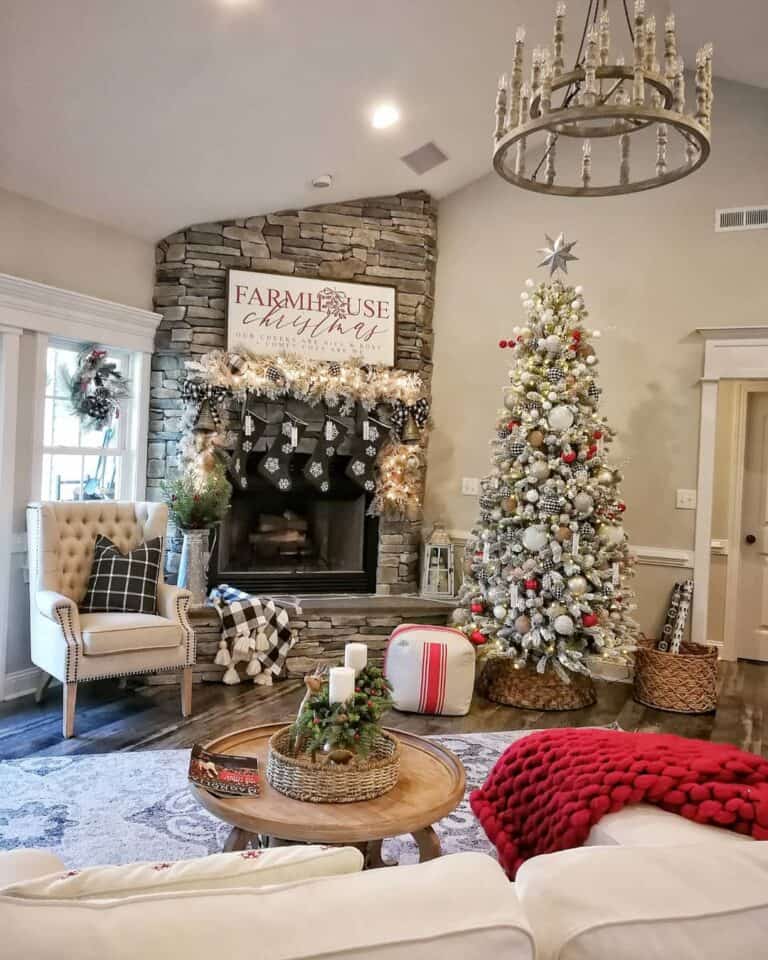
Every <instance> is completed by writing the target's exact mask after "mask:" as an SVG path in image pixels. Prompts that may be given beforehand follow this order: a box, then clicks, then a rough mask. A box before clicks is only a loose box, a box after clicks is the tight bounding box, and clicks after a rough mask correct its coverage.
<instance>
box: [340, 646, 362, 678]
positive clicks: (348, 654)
mask: <svg viewBox="0 0 768 960" xmlns="http://www.w3.org/2000/svg"><path fill="white" fill-rule="evenodd" d="M367 663H368V646H367V645H366V644H365V643H348V644H347V645H346V647H344V666H345V667H351V668H352V669H353V670H354V671H355V676H357V675H358V673H360V671H361V670H365V667H366V665H367Z"/></svg>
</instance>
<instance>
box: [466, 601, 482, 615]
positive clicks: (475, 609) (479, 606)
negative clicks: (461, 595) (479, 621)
mask: <svg viewBox="0 0 768 960" xmlns="http://www.w3.org/2000/svg"><path fill="white" fill-rule="evenodd" d="M469 609H470V610H471V611H472V613H482V612H483V605H482V603H473V604H472V605H471V606H470V608H469Z"/></svg>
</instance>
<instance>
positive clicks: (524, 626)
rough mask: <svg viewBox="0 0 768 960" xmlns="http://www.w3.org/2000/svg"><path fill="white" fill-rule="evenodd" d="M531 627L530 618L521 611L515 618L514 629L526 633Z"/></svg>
mask: <svg viewBox="0 0 768 960" xmlns="http://www.w3.org/2000/svg"><path fill="white" fill-rule="evenodd" d="M530 629H531V618H530V617H528V616H526V614H524V613H522V614H521V615H520V616H519V617H517V618H516V619H515V630H517V632H518V633H528V631H529V630H530Z"/></svg>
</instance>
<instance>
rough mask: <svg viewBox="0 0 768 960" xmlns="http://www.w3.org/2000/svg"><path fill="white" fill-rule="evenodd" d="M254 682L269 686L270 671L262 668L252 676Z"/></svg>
mask: <svg viewBox="0 0 768 960" xmlns="http://www.w3.org/2000/svg"><path fill="white" fill-rule="evenodd" d="M253 682H254V683H258V684H259V685H260V686H262V687H271V686H272V673H271V672H270V671H269V670H262V672H261V673H257V674H256V676H255V677H254V678H253Z"/></svg>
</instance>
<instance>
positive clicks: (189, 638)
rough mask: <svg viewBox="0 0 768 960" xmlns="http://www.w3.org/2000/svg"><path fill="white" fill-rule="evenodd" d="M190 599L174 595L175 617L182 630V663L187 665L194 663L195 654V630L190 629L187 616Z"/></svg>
mask: <svg viewBox="0 0 768 960" xmlns="http://www.w3.org/2000/svg"><path fill="white" fill-rule="evenodd" d="M190 599H191V598H190V597H184V596H177V597H176V619H177V620H178V621H179V623H180V624H181V629H182V630H183V631H184V648H185V657H184V663H185V664H186V666H188V667H191V666H193V665H194V663H195V659H196V654H197V649H196V646H197V644H196V643H195V631H194V630H193V629H192V624H191V623H190V622H189V617H188V613H189V603H190Z"/></svg>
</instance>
